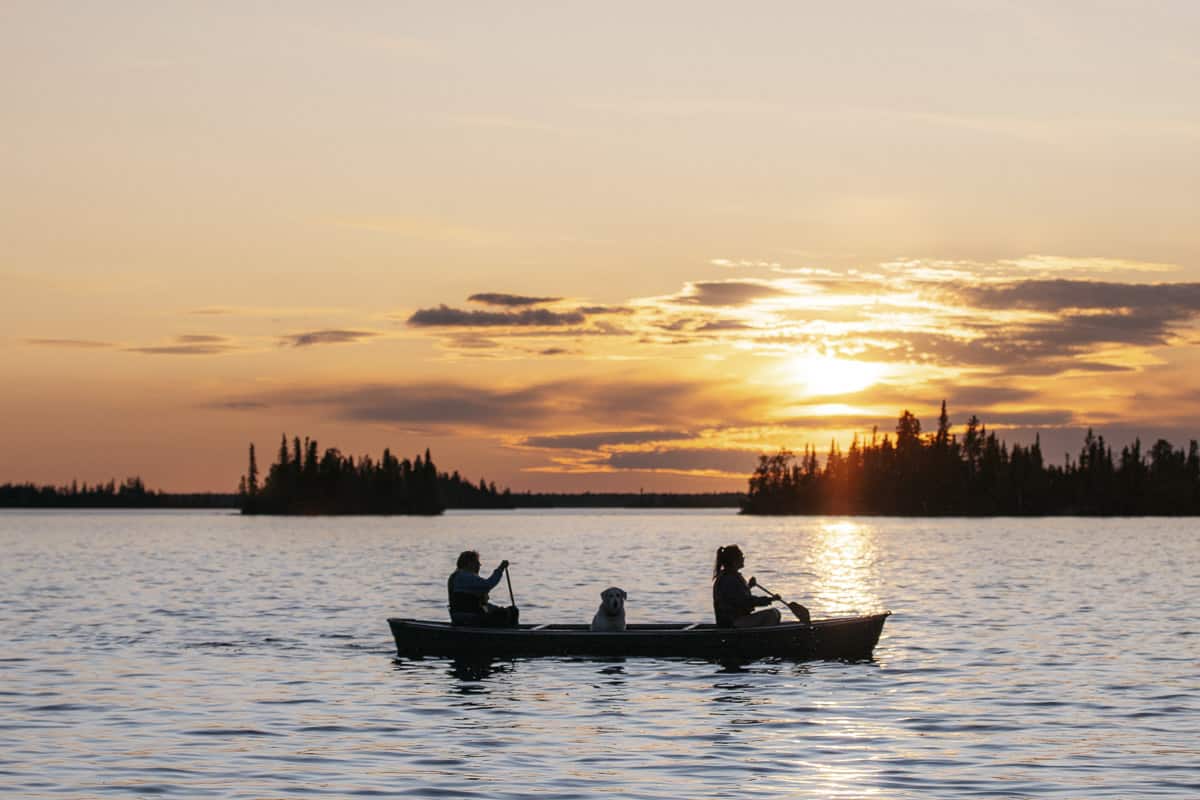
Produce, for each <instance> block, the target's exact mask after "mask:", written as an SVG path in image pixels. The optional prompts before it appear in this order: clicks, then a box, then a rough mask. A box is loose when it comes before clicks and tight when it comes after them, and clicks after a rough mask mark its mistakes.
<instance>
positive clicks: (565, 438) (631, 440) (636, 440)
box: [519, 430, 692, 450]
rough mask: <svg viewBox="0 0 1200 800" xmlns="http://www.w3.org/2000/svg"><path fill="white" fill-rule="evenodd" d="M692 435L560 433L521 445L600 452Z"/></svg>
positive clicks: (533, 438)
mask: <svg viewBox="0 0 1200 800" xmlns="http://www.w3.org/2000/svg"><path fill="white" fill-rule="evenodd" d="M691 436H692V434H690V433H688V432H687V431H680V430H650V431H594V432H591V433H558V434H548V435H545V436H527V437H525V438H524V439H522V440H521V441H520V442H519V444H520V445H521V446H522V447H537V448H543V449H548V450H556V449H563V450H599V449H600V448H602V447H606V446H612V445H628V444H646V443H649V442H667V441H672V440H676V439H690V438H691Z"/></svg>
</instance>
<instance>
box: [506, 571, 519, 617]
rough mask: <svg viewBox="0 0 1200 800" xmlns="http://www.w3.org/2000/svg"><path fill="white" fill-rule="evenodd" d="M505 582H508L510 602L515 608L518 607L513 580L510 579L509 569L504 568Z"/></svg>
mask: <svg viewBox="0 0 1200 800" xmlns="http://www.w3.org/2000/svg"><path fill="white" fill-rule="evenodd" d="M504 580H506V581H508V602H509V603H510V604H511V605H512V607H513V608H516V607H517V598H515V597H513V591H512V578H510V577H508V567H507V566H506V567H505V568H504Z"/></svg>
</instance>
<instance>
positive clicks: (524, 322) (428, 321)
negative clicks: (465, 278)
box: [408, 305, 587, 328]
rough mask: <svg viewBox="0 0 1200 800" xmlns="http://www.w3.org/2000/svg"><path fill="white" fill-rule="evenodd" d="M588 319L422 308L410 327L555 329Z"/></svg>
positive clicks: (538, 312)
mask: <svg viewBox="0 0 1200 800" xmlns="http://www.w3.org/2000/svg"><path fill="white" fill-rule="evenodd" d="M586 320H587V316H586V315H585V314H583V313H581V312H579V311H551V310H550V309H548V308H525V309H522V310H520V311H479V310H476V309H461V308H451V307H450V306H447V305H440V306H438V307H437V308H423V309H420V310H418V311H415V312H413V314H412V315H411V316H410V317H409V318H408V324H409V325H413V326H418V327H439V328H452V327H461V328H495V327H508V328H519V327H541V328H553V327H562V326H569V325H580V324H582V323H584V322H585V321H586Z"/></svg>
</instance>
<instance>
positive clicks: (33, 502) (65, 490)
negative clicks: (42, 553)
mask: <svg viewBox="0 0 1200 800" xmlns="http://www.w3.org/2000/svg"><path fill="white" fill-rule="evenodd" d="M235 499H236V498H235V497H234V495H232V494H215V493H207V492H197V493H190V494H175V493H170V492H163V491H154V490H152V489H147V488H146V485H145V483H143V482H142V479H141V478H140V477H132V478H126V479H125V481H124V482H123V483H120V484H118V483H117V482H116V479H113V480H110V481H108V482H107V483H97V484H94V485H92V486H88V484H87V483H86V482H85V483H82V484H81V483H79V482H78V481H72V482H71V485H70V486H50V485H46V486H36V485H34V484H32V483H5V484H3V485H0V508H229V507H231V506H233V504H234V500H235Z"/></svg>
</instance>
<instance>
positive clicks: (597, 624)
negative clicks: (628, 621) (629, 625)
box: [592, 586, 629, 631]
mask: <svg viewBox="0 0 1200 800" xmlns="http://www.w3.org/2000/svg"><path fill="white" fill-rule="evenodd" d="M628 596H629V595H628V594H626V593H625V590H624V589H618V588H617V587H616V586H610V587H608V588H607V589H605V590H604V591H603V592H601V593H600V608H599V610H597V611H596V616H594V617H592V630H594V631H623V630H625V598H626V597H628Z"/></svg>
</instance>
